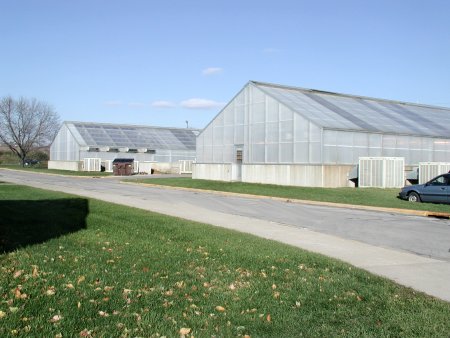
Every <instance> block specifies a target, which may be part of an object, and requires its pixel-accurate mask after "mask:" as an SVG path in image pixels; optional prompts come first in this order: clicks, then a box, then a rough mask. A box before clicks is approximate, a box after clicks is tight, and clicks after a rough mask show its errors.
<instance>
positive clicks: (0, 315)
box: [0, 311, 6, 319]
mask: <svg viewBox="0 0 450 338" xmlns="http://www.w3.org/2000/svg"><path fill="white" fill-rule="evenodd" d="M3 317H6V312H3V311H0V319H2V318H3Z"/></svg>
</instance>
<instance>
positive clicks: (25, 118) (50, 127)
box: [0, 96, 60, 166]
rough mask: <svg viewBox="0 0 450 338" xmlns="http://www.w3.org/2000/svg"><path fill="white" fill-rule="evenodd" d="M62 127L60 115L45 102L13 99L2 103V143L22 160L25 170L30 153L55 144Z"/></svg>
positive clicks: (0, 104)
mask: <svg viewBox="0 0 450 338" xmlns="http://www.w3.org/2000/svg"><path fill="white" fill-rule="evenodd" d="M59 126H60V122H59V116H58V114H57V113H56V112H55V111H54V109H53V108H52V107H51V106H50V105H48V104H47V103H45V102H40V101H38V100H36V99H26V98H20V99H18V100H14V99H13V98H12V97H10V96H7V97H4V98H2V99H1V101H0V141H1V142H2V143H4V144H5V145H6V146H7V147H8V148H9V149H11V151H12V152H13V153H14V154H16V155H17V156H18V157H19V158H20V160H21V162H22V166H24V165H25V159H26V157H27V155H28V154H29V153H30V151H32V150H34V149H35V148H37V147H41V146H48V145H49V144H50V143H51V142H52V141H53V139H54V137H55V135H56V133H57V132H58V129H59Z"/></svg>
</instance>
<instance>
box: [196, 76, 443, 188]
mask: <svg viewBox="0 0 450 338" xmlns="http://www.w3.org/2000/svg"><path fill="white" fill-rule="evenodd" d="M366 157H369V158H383V157H388V158H402V159H403V161H404V166H405V168H406V170H408V168H412V167H414V166H418V165H419V163H420V162H449V161H450V109H449V108H443V107H434V106H428V105H422V104H413V103H405V102H399V101H392V100H383V99H374V98H369V97H362V96H355V95H345V94H338V93H331V92H324V91H318V90H312V89H303V88H297V87H289V86H282V85H275V84H269V83H262V82H254V81H250V82H249V83H248V84H247V85H246V86H245V87H244V88H243V89H242V90H241V91H240V92H239V93H238V94H237V95H236V96H235V97H234V98H233V99H232V100H231V101H230V102H229V103H228V104H227V105H226V107H225V108H224V109H223V110H222V111H221V112H220V113H219V114H218V115H217V116H216V117H215V118H214V119H213V120H212V121H211V122H210V123H209V124H208V125H207V126H206V127H205V128H204V130H203V131H202V132H201V133H200V134H199V135H198V137H197V163H196V164H195V166H194V171H193V177H194V178H200V179H215V180H223V181H244V182H254V183H272V184H282V185H297V186H316V187H342V186H351V185H353V183H352V182H351V181H350V180H351V179H354V178H355V177H352V174H351V173H352V172H355V170H354V169H355V167H356V166H357V165H358V163H359V159H360V158H366ZM403 170H404V169H403ZM356 172H357V170H356ZM356 178H357V177H356Z"/></svg>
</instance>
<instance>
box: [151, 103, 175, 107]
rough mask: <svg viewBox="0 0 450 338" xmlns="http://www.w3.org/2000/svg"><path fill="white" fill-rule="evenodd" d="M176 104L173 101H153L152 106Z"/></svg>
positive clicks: (173, 105) (172, 105) (171, 105)
mask: <svg viewBox="0 0 450 338" xmlns="http://www.w3.org/2000/svg"><path fill="white" fill-rule="evenodd" d="M175 106H176V104H175V103H173V102H170V101H153V102H152V107H155V108H174V107H175Z"/></svg>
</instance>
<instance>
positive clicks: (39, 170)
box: [0, 165, 113, 177]
mask: <svg viewBox="0 0 450 338" xmlns="http://www.w3.org/2000/svg"><path fill="white" fill-rule="evenodd" d="M0 168H6V169H14V170H24V171H32V172H37V173H43V174H56V175H67V176H88V177H97V176H112V175H113V174H112V173H107V172H100V171H71V170H58V169H47V168H42V167H39V166H31V167H22V166H21V165H0Z"/></svg>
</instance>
